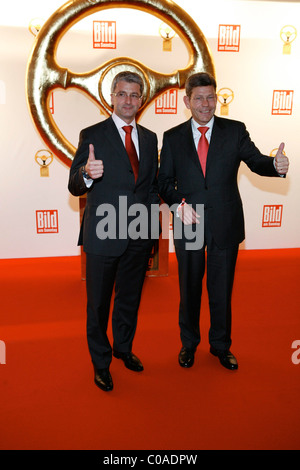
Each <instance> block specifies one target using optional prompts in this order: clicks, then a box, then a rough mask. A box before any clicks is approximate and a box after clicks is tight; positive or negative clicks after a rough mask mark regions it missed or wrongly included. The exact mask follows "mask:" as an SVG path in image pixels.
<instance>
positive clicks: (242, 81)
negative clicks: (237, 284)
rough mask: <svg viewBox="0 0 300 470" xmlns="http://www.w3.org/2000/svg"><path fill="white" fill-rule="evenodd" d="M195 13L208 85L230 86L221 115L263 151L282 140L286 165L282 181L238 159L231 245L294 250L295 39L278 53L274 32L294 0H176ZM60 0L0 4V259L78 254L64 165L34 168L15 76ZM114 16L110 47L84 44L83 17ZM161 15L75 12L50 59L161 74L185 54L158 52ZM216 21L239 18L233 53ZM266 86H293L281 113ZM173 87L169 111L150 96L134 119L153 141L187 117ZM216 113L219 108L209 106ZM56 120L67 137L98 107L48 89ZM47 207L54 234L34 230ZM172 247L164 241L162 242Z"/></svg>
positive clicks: (77, 66)
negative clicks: (133, 63) (240, 209)
mask: <svg viewBox="0 0 300 470" xmlns="http://www.w3.org/2000/svg"><path fill="white" fill-rule="evenodd" d="M176 3H177V4H178V5H179V6H181V7H182V8H183V9H185V11H186V12H187V13H188V14H189V15H190V16H191V17H192V18H193V19H194V21H196V23H197V24H198V25H199V27H200V29H201V30H202V32H203V33H204V35H205V37H206V38H207V41H208V43H209V46H210V49H211V52H212V55H213V59H214V63H215V68H216V75H217V84H218V90H219V89H221V88H230V89H231V90H233V92H234V100H233V102H232V103H231V104H230V105H229V115H228V118H232V119H239V120H242V121H244V122H245V123H246V125H247V128H248V130H249V132H250V134H251V137H252V139H253V140H254V142H255V143H256V145H257V146H258V147H259V148H260V150H261V151H262V152H263V153H265V154H267V155H269V154H270V152H271V150H272V149H274V148H277V147H278V145H279V144H280V142H282V141H283V142H285V143H286V153H287V155H288V156H289V158H290V172H289V175H288V177H287V178H286V179H284V180H282V179H278V178H272V179H271V178H270V179H267V178H262V177H259V176H257V175H254V174H252V173H251V172H250V170H248V168H247V167H246V166H245V165H244V164H242V166H241V168H240V172H239V186H240V191H241V195H242V198H243V202H244V210H245V218H246V241H245V242H244V243H243V244H242V246H241V248H245V249H266V248H294V247H299V246H300V243H299V242H300V230H299V229H300V222H299V208H298V203H299V200H300V197H299V196H300V185H299V175H300V158H299V143H300V138H299V124H300V120H299V111H300V98H299V95H300V83H299V75H300V37H299V36H298V37H297V38H296V40H295V41H294V42H293V43H292V47H291V54H290V55H283V54H282V49H283V42H282V40H281V39H280V30H281V28H283V27H284V26H285V25H292V26H294V27H295V28H296V29H297V31H298V33H299V32H300V4H299V3H297V2H264V1H239V0H236V1H229V0H228V1H227V0H222V1H221V0H220V1H216V0H210V2H209V6H208V7H206V5H207V2H202V1H201V0H198V1H194V0H178V1H177V2H176ZM63 4H64V2H63V0H51V2H41V1H40V0H26V2H24V1H23V0H15V1H14V2H11V3H6V5H5V12H3V11H2V12H1V18H0V37H1V41H0V119H1V123H0V132H1V151H0V159H1V171H0V192H1V195H0V196H1V197H0V210H1V232H0V233H1V244H0V258H26V257H47V256H73V255H77V254H79V249H78V247H77V238H78V232H79V202H78V199H77V198H74V197H73V196H71V195H70V194H69V193H68V190H67V183H68V173H69V168H68V167H67V166H66V165H64V164H63V163H61V161H60V160H58V159H57V158H56V157H54V160H53V162H52V163H51V165H50V166H49V177H41V176H40V168H39V165H38V164H37V163H36V161H35V154H36V153H37V152H38V151H40V150H41V149H45V148H46V147H45V144H44V143H43V141H42V140H41V138H40V136H39V134H38V132H37V131H36V129H35V127H34V125H33V123H32V120H31V117H30V114H29V111H28V108H27V104H26V96H25V74H26V66H27V61H28V57H29V54H30V51H31V48H32V46H33V43H34V40H35V37H34V35H33V34H32V33H31V32H30V30H29V25H30V24H31V22H32V20H34V19H36V18H38V19H40V20H41V22H43V21H45V20H46V19H47V18H48V17H49V16H50V15H51V14H52V13H53V12H54V11H55V10H56V9H57V8H59V7H60V6H62V5H63ZM94 20H97V21H98V20H99V21H100V20H101V21H102V20H104V21H116V27H117V49H115V50H109V49H100V50H99V49H94V48H93V41H92V37H93V26H92V24H93V21H94ZM160 24H161V21H160V20H159V19H157V18H155V17H153V16H151V15H148V14H146V13H144V12H140V11H136V10H131V9H129V10H128V9H122V10H118V9H110V10H106V11H102V12H98V13H96V14H94V15H91V16H89V17H87V18H85V19H84V20H82V21H81V22H80V23H78V24H77V25H75V26H73V27H72V28H71V30H70V31H69V32H68V33H67V34H66V36H64V37H63V39H62V41H61V43H60V45H59V48H58V62H59V63H60V64H61V65H62V66H64V67H68V68H69V69H71V70H72V71H75V72H84V71H89V70H92V69H94V68H96V67H98V66H99V65H100V64H102V63H103V62H106V61H107V60H109V59H111V58H113V57H119V56H128V57H132V58H134V59H137V60H139V61H141V62H143V63H144V64H146V65H147V66H149V67H150V68H152V69H155V70H157V71H160V72H162V73H171V72H173V71H174V70H177V69H179V68H184V67H185V66H186V65H187V61H188V53H187V50H186V47H185V45H184V44H183V42H182V41H181V39H180V38H178V37H175V38H174V40H173V47H172V51H171V52H164V51H163V49H162V39H161V37H160V36H159V33H158V29H159V25H160ZM219 25H240V28H241V37H240V48H239V51H238V52H227V51H226V52H223V51H218V31H219ZM274 90H293V92H294V93H293V107H292V113H291V115H273V114H272V99H273V91H274ZM183 96H184V92H183V91H179V92H178V110H177V114H160V115H158V114H156V113H155V104H154V103H153V104H152V105H151V106H150V107H149V108H148V109H147V110H146V112H145V113H144V114H143V116H142V118H141V121H140V123H141V124H143V125H145V126H146V127H149V128H151V129H152V130H154V131H155V132H156V133H157V135H158V139H159V145H161V141H162V135H163V132H164V130H166V129H168V128H170V127H172V126H174V125H176V124H178V123H180V122H182V121H184V120H186V119H187V118H189V113H188V112H187V110H186V109H185V107H184V105H183V101H182V98H183ZM217 114H220V105H218V109H217ZM53 117H54V119H55V121H56V123H57V124H58V126H59V128H60V129H61V131H62V132H63V134H64V135H65V136H66V138H67V139H68V140H69V141H70V142H71V143H72V144H73V145H74V146H77V144H78V135H79V132H80V130H81V129H82V128H83V127H86V126H88V125H90V124H93V123H95V122H97V121H98V120H100V119H101V120H102V119H104V118H105V117H104V116H103V115H101V114H100V112H99V110H98V108H97V107H96V105H95V104H93V103H92V101H91V100H90V99H88V98H87V97H86V96H85V95H83V94H82V93H80V92H78V91H76V90H74V89H73V90H72V89H69V90H67V91H61V90H58V91H56V92H55V93H54V115H53ZM266 205H270V206H272V207H273V206H277V205H280V206H281V205H282V206H283V207H282V220H281V224H280V226H276V227H274V226H273V227H262V216H263V208H264V206H266ZM52 210H55V211H57V215H58V233H55V232H53V233H37V224H36V211H42V213H45V212H47V211H52ZM170 249H171V250H172V245H170Z"/></svg>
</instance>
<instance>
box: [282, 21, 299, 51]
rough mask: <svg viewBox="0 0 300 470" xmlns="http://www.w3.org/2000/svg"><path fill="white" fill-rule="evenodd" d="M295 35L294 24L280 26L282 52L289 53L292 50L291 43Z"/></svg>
mask: <svg viewBox="0 0 300 470" xmlns="http://www.w3.org/2000/svg"><path fill="white" fill-rule="evenodd" d="M296 37H297V30H296V28H295V27H294V26H291V25H287V26H284V27H283V28H281V31H280V38H281V39H282V41H283V42H284V44H283V50H282V53H283V54H290V53H291V50H292V46H291V43H292V42H293V41H295V39H296Z"/></svg>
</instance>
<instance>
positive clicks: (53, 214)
mask: <svg viewBox="0 0 300 470" xmlns="http://www.w3.org/2000/svg"><path fill="white" fill-rule="evenodd" d="M36 232H37V233H58V211H57V210H56V209H55V210H45V211H36Z"/></svg>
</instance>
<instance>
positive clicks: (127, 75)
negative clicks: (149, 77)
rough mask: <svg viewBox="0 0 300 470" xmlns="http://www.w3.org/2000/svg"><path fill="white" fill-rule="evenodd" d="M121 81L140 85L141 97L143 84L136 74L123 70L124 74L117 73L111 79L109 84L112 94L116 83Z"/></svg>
mask: <svg viewBox="0 0 300 470" xmlns="http://www.w3.org/2000/svg"><path fill="white" fill-rule="evenodd" d="M121 81H124V82H128V83H137V84H138V85H140V90H141V95H142V94H143V92H144V82H143V80H142V78H141V77H140V75H139V74H138V73H135V72H130V71H129V70H125V71H124V72H120V73H118V74H117V75H116V76H115V78H114V79H113V81H112V84H111V92H112V93H113V92H114V91H115V89H116V86H117V83H118V82H121Z"/></svg>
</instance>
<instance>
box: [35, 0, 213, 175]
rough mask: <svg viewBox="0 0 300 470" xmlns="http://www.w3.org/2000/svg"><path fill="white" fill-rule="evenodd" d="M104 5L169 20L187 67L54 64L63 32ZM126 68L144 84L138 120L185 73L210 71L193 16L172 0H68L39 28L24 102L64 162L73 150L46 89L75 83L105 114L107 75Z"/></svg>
mask: <svg viewBox="0 0 300 470" xmlns="http://www.w3.org/2000/svg"><path fill="white" fill-rule="evenodd" d="M107 8H132V9H137V10H142V11H144V12H147V13H149V14H152V15H154V16H156V17H158V18H159V19H161V20H162V21H163V22H165V23H166V24H168V25H169V26H170V28H172V29H173V30H174V31H175V33H177V34H178V35H179V36H180V37H181V39H182V40H183V41H184V43H185V44H186V46H187V48H188V50H189V63H188V65H187V67H186V68H184V69H180V70H176V71H174V72H173V73H171V74H162V73H159V72H157V71H155V70H151V69H149V68H148V67H147V66H146V65H144V64H143V63H141V62H138V61H137V60H135V59H131V58H128V57H118V58H115V59H112V60H109V61H108V62H106V63H103V64H102V65H100V66H99V67H97V68H96V69H94V70H91V71H88V72H85V73H74V72H72V71H71V70H69V69H67V68H64V67H62V66H60V65H58V63H57V60H56V51H57V47H58V44H59V41H60V40H61V38H62V37H63V35H64V34H65V33H67V31H68V30H69V29H70V28H71V26H73V25H74V24H75V23H77V22H78V21H79V20H81V19H82V18H83V17H86V16H88V15H91V14H93V13H95V12H98V11H100V10H103V9H107ZM127 69H129V70H132V71H134V72H137V73H139V74H140V75H141V77H142V79H143V81H144V84H145V94H144V98H143V105H142V107H141V108H140V110H139V114H138V115H137V119H139V118H140V116H141V114H142V113H143V111H144V110H145V109H146V107H147V106H149V105H150V103H151V102H152V101H153V100H155V99H156V97H157V96H158V95H159V94H161V93H163V92H165V91H166V90H168V89H171V88H184V85H185V81H186V79H187V77H188V76H189V75H190V74H192V73H195V72H202V71H206V72H209V73H211V74H212V75H215V69H214V64H213V59H212V55H211V52H210V49H209V46H208V43H207V41H206V38H205V36H204V35H203V33H202V32H201V30H200V29H199V27H198V26H197V24H196V23H195V22H194V20H193V19H192V18H191V17H189V16H188V14H187V13H186V12H185V11H184V10H183V9H181V8H180V7H179V6H178V5H176V3H174V2H173V1H172V0H131V1H128V0H69V1H68V2H67V3H65V4H64V5H62V7H60V8H59V9H58V10H56V11H55V12H54V13H53V15H52V16H51V17H50V18H49V19H48V20H47V21H46V22H45V23H44V24H43V26H42V27H41V30H40V31H39V33H38V34H37V36H36V38H35V42H34V45H33V48H32V52H31V54H30V57H29V60H28V65H27V73H26V95H27V103H28V107H29V111H30V114H31V116H32V119H33V122H34V124H35V126H36V128H37V130H38V132H39V134H40V136H41V137H42V139H43V141H44V142H45V144H46V145H47V147H49V149H50V150H51V151H52V152H53V153H54V154H55V155H56V156H57V157H58V158H59V159H60V160H61V161H62V162H63V163H65V164H66V165H67V166H71V163H72V160H73V158H74V155H75V151H76V149H75V147H74V146H73V145H72V144H71V143H70V142H69V141H68V140H67V139H66V138H65V136H64V135H63V134H62V132H61V131H60V130H59V129H58V127H57V126H56V123H55V122H54V119H53V117H52V116H51V113H50V112H49V106H48V102H49V99H50V94H51V92H53V90H55V89H56V88H61V89H67V88H69V87H72V88H77V89H79V90H81V91H83V92H84V93H85V94H86V95H87V96H88V97H89V98H91V99H92V100H93V101H94V102H95V103H96V104H97V105H98V107H99V109H100V111H101V112H102V113H103V114H105V115H107V116H109V115H110V114H111V112H112V108H111V104H110V85H111V82H112V79H113V77H114V76H115V75H116V74H117V73H119V72H121V71H122V70H127Z"/></svg>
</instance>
